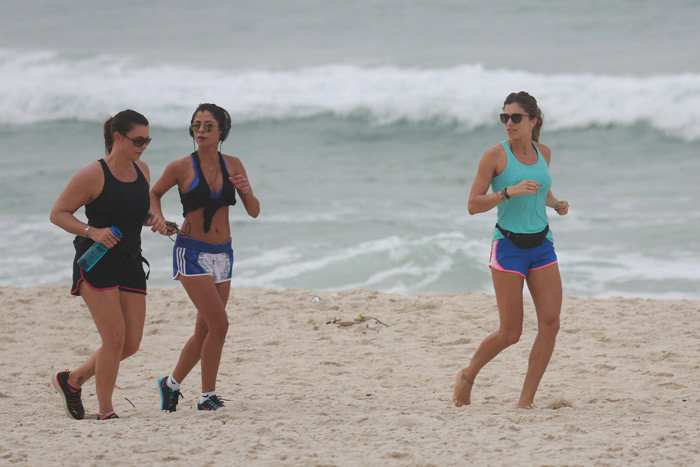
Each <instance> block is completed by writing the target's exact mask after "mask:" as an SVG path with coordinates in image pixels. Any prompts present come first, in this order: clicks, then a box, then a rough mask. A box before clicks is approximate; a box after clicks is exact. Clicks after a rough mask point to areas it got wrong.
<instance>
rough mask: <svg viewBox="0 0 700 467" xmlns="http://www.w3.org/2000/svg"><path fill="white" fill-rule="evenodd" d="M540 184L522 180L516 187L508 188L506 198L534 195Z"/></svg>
mask: <svg viewBox="0 0 700 467" xmlns="http://www.w3.org/2000/svg"><path fill="white" fill-rule="evenodd" d="M541 186H542V184H541V183H538V182H536V181H534V180H523V181H522V182H520V183H518V184H517V185H513V186H509V187H508V196H523V195H536V194H537V190H538V189H539V187H541Z"/></svg>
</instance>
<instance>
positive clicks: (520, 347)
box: [0, 287, 700, 466]
mask: <svg viewBox="0 0 700 467" xmlns="http://www.w3.org/2000/svg"><path fill="white" fill-rule="evenodd" d="M68 292H69V291H68V287H36V288H18V287H0V301H1V302H2V303H3V305H2V326H1V327H0V382H1V383H2V384H1V386H0V422H1V423H2V425H3V434H2V437H1V438H0V464H5V465H69V464H74V465H101V464H103V463H105V462H107V463H109V464H111V465H153V464H155V463H157V462H163V463H164V464H165V465H217V466H218V465H305V466H306V465H311V466H313V465H339V466H365V465H382V466H385V465H436V466H444V465H629V464H632V465H650V464H654V465H664V466H666V465H699V464H700V442H698V440H700V389H699V388H700V369H699V365H700V319H699V317H700V301H689V300H668V301H666V300H646V299H623V298H610V299H581V298H576V297H565V299H564V307H563V313H562V325H561V331H560V333H559V338H558V342H557V347H556V348H555V351H554V355H553V358H552V361H551V364H550V366H549V369H548V371H547V372H546V373H545V376H544V378H543V380H542V383H541V385H540V389H539V391H538V393H537V397H536V399H535V404H536V405H537V408H535V409H533V410H517V409H515V408H514V407H515V404H516V402H517V400H518V396H519V392H520V386H521V384H522V381H523V377H524V374H525V370H526V365H527V358H528V352H529V350H530V346H531V345H532V340H533V338H534V336H535V332H536V321H535V316H534V310H533V307H532V305H531V301H530V300H529V298H526V317H525V324H524V330H523V336H522V338H521V340H520V342H519V343H517V344H516V345H514V346H512V347H510V348H508V349H506V350H505V351H504V352H503V353H501V355H499V356H498V357H497V358H496V359H495V360H494V361H492V362H491V363H490V364H489V365H487V366H486V367H485V368H484V370H483V371H482V373H481V374H480V375H479V377H478V378H477V380H476V384H475V386H474V391H473V393H472V405H471V406H467V407H462V408H456V407H455V406H454V405H453V403H452V389H453V384H454V377H455V374H456V372H457V371H458V370H459V369H460V368H462V367H463V366H465V365H466V364H467V362H468V359H469V358H470V356H471V354H472V353H473V352H474V350H475V348H476V346H477V345H478V344H479V342H480V341H481V339H483V338H484V337H485V336H486V335H487V334H488V333H490V332H492V331H494V330H495V329H496V328H497V326H498V317H497V311H496V304H495V299H494V297H493V296H490V295H483V294H471V293H465V294H459V295H409V296H403V295H392V294H384V293H378V292H374V291H367V290H355V291H347V292H318V291H308V290H283V291H278V290H249V289H234V290H232V294H231V300H230V303H229V306H228V311H229V316H230V323H231V325H230V329H229V336H228V339H227V343H226V347H225V348H224V356H223V359H222V362H221V368H220V372H219V379H218V385H217V390H218V393H219V395H220V396H222V397H224V398H225V399H228V400H229V401H228V402H227V404H226V408H225V409H224V410H221V411H218V412H198V411H196V410H195V409H194V407H195V401H196V398H197V397H198V395H199V391H200V373H199V366H197V367H195V370H194V371H193V372H192V373H191V374H190V375H189V377H188V378H187V379H186V380H185V381H184V383H183V386H182V390H183V394H184V399H182V400H181V402H180V406H179V407H178V409H179V410H178V411H177V412H175V413H161V412H160V410H159V403H160V397H159V393H158V389H157V387H156V379H157V378H158V377H161V376H165V375H167V374H169V373H170V371H171V370H172V368H173V366H174V364H175V361H176V359H177V358H178V355H179V351H180V348H181V347H182V345H183V343H184V342H185V340H186V339H187V338H188V337H189V335H190V333H191V332H192V329H193V324H194V311H193V308H192V305H191V304H190V302H189V300H188V298H187V296H186V294H185V293H184V291H183V290H182V289H181V288H175V289H167V290H164V289H153V290H151V291H150V292H149V295H148V301H147V303H148V311H147V319H146V326H145V331H144V338H143V342H142V344H141V349H140V350H139V352H138V353H137V354H136V355H134V356H133V357H131V358H129V359H127V360H125V361H124V362H122V365H121V368H120V371H119V379H118V381H117V387H116V390H115V394H114V403H115V408H116V410H117V413H118V414H119V415H120V416H121V417H122V418H121V419H119V420H115V421H109V422H98V421H96V420H93V419H88V420H82V421H75V420H72V419H69V418H68V417H67V416H66V415H65V412H64V411H63V408H62V405H61V402H60V397H59V396H58V395H57V394H56V393H55V391H54V389H53V388H52V387H51V384H50V378H51V375H52V374H53V373H54V372H55V371H58V370H62V369H65V368H75V367H77V366H78V365H79V364H80V363H81V362H82V361H83V360H84V359H85V358H87V357H88V355H90V354H91V353H92V352H93V351H94V350H95V349H96V348H97V346H98V344H99V339H98V335H97V332H96V330H95V327H94V324H93V322H92V320H91V318H90V316H89V314H88V311H87V308H86V307H85V305H84V304H83V302H82V300H81V299H79V298H75V297H70V296H69V293H68ZM316 295H318V296H320V297H321V300H320V301H317V302H315V303H314V302H313V301H312V297H314V296H316ZM358 313H360V314H362V315H363V316H366V317H373V318H377V319H379V320H380V321H381V322H383V323H385V324H387V325H388V326H384V325H382V324H380V323H378V322H377V321H375V320H373V319H369V320H366V321H364V322H362V323H360V324H355V325H350V326H339V325H338V324H337V323H335V324H333V323H331V322H332V321H333V320H346V321H353V320H354V318H355V317H356V315H357V314H358ZM83 401H84V404H85V408H86V411H87V412H88V413H89V414H93V415H94V413H95V412H96V410H97V399H96V396H95V386H94V379H93V380H90V381H89V382H88V383H86V385H85V387H84V389H83ZM132 404H133V406H132ZM134 406H135V407H134Z"/></svg>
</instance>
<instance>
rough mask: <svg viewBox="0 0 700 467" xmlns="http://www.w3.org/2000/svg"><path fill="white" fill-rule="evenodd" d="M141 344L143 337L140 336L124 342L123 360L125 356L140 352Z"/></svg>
mask: <svg viewBox="0 0 700 467" xmlns="http://www.w3.org/2000/svg"><path fill="white" fill-rule="evenodd" d="M140 346H141V338H139V339H138V340H137V339H131V340H127V341H126V342H124V348H123V349H122V360H124V359H125V358H129V357H131V356H132V355H134V354H135V353H136V352H138V350H139V347H140Z"/></svg>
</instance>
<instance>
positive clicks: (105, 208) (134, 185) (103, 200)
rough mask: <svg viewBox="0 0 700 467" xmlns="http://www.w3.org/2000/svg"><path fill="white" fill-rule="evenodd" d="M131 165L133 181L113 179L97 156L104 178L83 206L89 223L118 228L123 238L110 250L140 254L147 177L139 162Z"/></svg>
mask: <svg viewBox="0 0 700 467" xmlns="http://www.w3.org/2000/svg"><path fill="white" fill-rule="evenodd" d="M132 163H133V162H132ZM133 164H134V168H135V169H136V174H137V175H136V180H134V181H133V182H122V181H119V180H117V179H116V178H114V176H113V175H112V172H110V170H109V167H108V166H107V163H106V162H105V161H104V160H103V159H100V165H102V172H104V177H105V183H104V186H103V187H102V193H100V196H98V197H97V198H96V199H95V200H94V201H93V202H92V203H89V204H86V205H85V215H86V216H87V218H88V224H90V225H92V226H94V227H110V226H112V225H115V226H117V227H119V230H121V231H122V235H123V236H122V239H121V241H120V242H119V243H117V245H116V246H115V247H114V248H112V249H111V250H110V252H114V253H113V254H120V255H124V256H133V255H137V254H138V255H140V253H141V228H142V227H143V222H144V220H146V215H147V214H148V209H149V208H150V207H151V200H150V197H149V195H148V182H147V181H146V177H145V176H144V175H143V173H142V172H141V169H139V167H138V165H136V163H133Z"/></svg>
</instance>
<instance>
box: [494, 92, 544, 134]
mask: <svg viewBox="0 0 700 467" xmlns="http://www.w3.org/2000/svg"><path fill="white" fill-rule="evenodd" d="M508 104H520V106H521V107H522V108H523V109H524V110H525V112H527V113H528V114H529V115H530V116H531V117H534V118H536V119H537V123H536V124H535V126H534V127H533V128H532V140H533V141H535V142H538V143H539V141H540V130H541V129H542V123H544V115H543V114H542V110H540V108H539V107H538V106H537V99H535V98H534V97H532V96H531V95H530V94H528V93H526V92H525V91H520V92H512V93H510V94H508V97H506V100H505V102H503V107H504V108H505V106H506V105H508Z"/></svg>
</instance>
